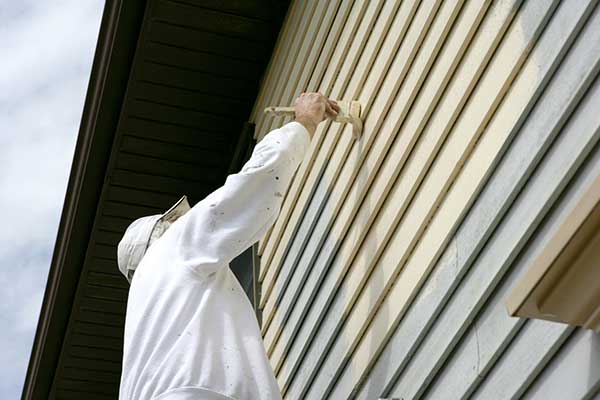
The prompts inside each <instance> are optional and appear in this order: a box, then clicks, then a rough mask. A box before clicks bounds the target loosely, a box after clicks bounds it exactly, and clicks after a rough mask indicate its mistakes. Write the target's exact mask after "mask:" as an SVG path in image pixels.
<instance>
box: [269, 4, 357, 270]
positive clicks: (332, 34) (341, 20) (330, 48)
mask: <svg viewBox="0 0 600 400" xmlns="http://www.w3.org/2000/svg"><path fill="white" fill-rule="evenodd" d="M352 3H353V2H352V0H343V1H342V3H341V5H340V8H339V9H338V10H337V13H336V16H335V19H334V21H333V24H332V26H331V28H330V29H329V31H328V32H327V40H326V41H325V44H324V46H323V49H322V50H321V53H320V55H319V60H318V62H317V63H316V65H315V67H314V69H313V71H312V73H311V75H310V81H309V82H308V87H307V89H308V90H309V91H317V90H319V85H321V82H322V81H323V75H324V73H325V71H326V68H327V67H328V66H329V65H330V64H331V62H332V61H331V59H332V54H333V52H334V50H335V49H336V48H337V46H336V45H337V44H338V42H339V37H340V34H341V33H342V28H343V27H344V26H345V24H346V19H347V18H348V14H349V12H350V10H351V6H352ZM333 59H335V57H333ZM324 133H325V131H323V130H319V131H317V134H315V135H314V136H313V139H312V140H311V146H310V148H309V151H308V156H307V157H306V159H305V160H304V161H303V163H302V164H301V165H300V168H299V169H298V172H297V173H296V176H297V178H296V179H294V180H293V181H292V184H291V185H290V188H289V189H288V190H287V192H288V193H289V197H288V196H287V195H286V198H285V199H284V201H283V205H282V208H281V211H280V213H279V217H278V218H277V221H276V222H275V225H273V227H272V228H271V229H270V230H269V232H268V233H267V234H266V235H265V237H264V238H263V239H262V240H261V241H260V244H259V255H263V253H264V250H265V247H266V245H267V243H269V242H273V243H272V244H271V246H273V244H274V243H275V244H276V243H279V241H280V239H281V235H282V233H283V230H282V229H283V228H285V226H286V224H287V222H288V220H289V218H290V214H291V211H292V210H293V207H294V205H295V204H296V201H297V200H298V196H299V194H300V190H301V188H303V187H304V183H305V182H306V179H307V177H308V171H310V170H311V168H312V166H313V164H314V161H315V157H316V155H317V151H318V149H320V148H321V145H322V142H323V138H324ZM272 233H275V236H273V237H271V234H272ZM272 254H273V253H272V249H271V250H270V256H271V257H272ZM265 257H266V258H265V259H264V260H261V265H267V264H268V261H270V258H269V257H268V256H265ZM267 259H269V260H267ZM265 272H266V271H265V269H264V268H262V267H261V273H260V280H261V281H262V279H263V278H264V273H265Z"/></svg>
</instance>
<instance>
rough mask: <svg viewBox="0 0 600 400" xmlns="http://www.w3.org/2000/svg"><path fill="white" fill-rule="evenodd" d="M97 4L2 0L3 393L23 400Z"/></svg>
mask: <svg viewBox="0 0 600 400" xmlns="http://www.w3.org/2000/svg"><path fill="white" fill-rule="evenodd" d="M103 7H104V1H100V0H85V1H81V0H17V1H14V0H0V60H1V61H0V212H1V213H2V219H1V223H2V229H0V285H1V287H2V289H1V290H0V327H2V329H0V350H1V351H0V399H7V400H10V399H18V398H20V397H21V392H22V387H23V381H24V379H25V373H26V371H27V365H28V363H29V357H30V353H31V346H32V343H33V338H34V336H35V330H36V328H37V321H38V317H39V312H40V307H41V304H42V298H43V295H44V290H45V287H46V280H47V278H48V271H49V268H50V261H51V259H52V252H53V250H54V244H55V241H56V234H57V231H58V224H59V222H60V216H61V212H62V206H63V202H64V198H65V192H66V189H67V181H68V178H69V173H70V169H71V162H72V159H73V152H74V150H75V142H76V139H77V134H78V131H79V124H80V121H81V114H82V111H83V104H84V101H85V95H86V91H87V85H88V81H89V77H90V72H91V66H92V62H93V58H94V51H95V48H96V41H97V39H98V30H99V27H100V20H101V18H102V11H103Z"/></svg>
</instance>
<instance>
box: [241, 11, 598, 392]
mask: <svg viewBox="0 0 600 400" xmlns="http://www.w3.org/2000/svg"><path fill="white" fill-rule="evenodd" d="M597 3H598V2H597V1H594V0H582V1H574V2H570V1H552V0H540V1H526V2H520V1H516V0H498V1H480V0H444V1H439V0H423V1H403V2H400V1H377V0H372V1H349V0H348V1H345V0H341V1H327V2H324V1H306V2H300V1H296V2H294V3H293V4H292V5H291V7H290V11H289V13H288V17H287V20H286V22H285V24H284V28H283V30H282V33H281V35H280V38H279V42H278V45H277V48H276V50H275V52H274V55H273V58H272V60H271V63H270V66H269V70H268V73H267V75H266V76H265V79H264V81H263V83H262V88H261V94H260V95H259V97H258V99H257V102H256V104H255V110H254V112H253V114H252V118H253V120H254V121H255V122H256V124H257V134H258V136H259V137H262V135H264V134H266V133H267V132H268V131H269V130H270V129H272V128H274V127H276V126H279V125H281V124H282V123H284V122H287V120H285V119H281V118H279V119H269V118H265V117H264V116H263V115H262V114H261V110H262V109H263V108H264V107H265V106H267V105H287V104H290V103H291V102H292V101H293V98H294V97H295V96H296V95H297V94H298V93H299V92H301V91H304V90H315V91H316V90H319V91H321V92H323V93H324V94H326V95H328V96H329V97H332V98H337V99H347V100H350V99H358V100H360V101H361V103H362V104H363V109H364V114H365V119H364V124H365V131H364V134H363V137H362V138H361V140H359V141H356V142H355V141H353V140H352V137H351V134H350V127H345V126H340V125H338V124H331V123H324V124H322V125H321V126H320V128H319V129H318V131H317V134H316V135H315V138H314V139H313V143H312V144H311V149H310V150H309V154H308V155H307V157H306V159H305V160H304V162H303V164H302V166H301V167H300V169H299V171H298V172H297V174H296V177H295V179H294V182H293V183H292V185H291V186H290V189H289V190H288V193H287V194H286V198H285V201H284V204H283V207H282V210H281V213H280V217H279V219H278V221H277V223H276V224H275V226H274V227H273V229H272V230H271V232H270V233H269V234H268V235H266V237H265V238H264V239H263V240H262V241H261V244H260V247H259V250H260V253H261V273H260V279H261V282H262V289H261V293H262V301H261V307H262V308H263V334H264V341H265V346H266V348H267V351H268V354H269V357H270V360H271V362H272V365H273V368H274V370H275V372H276V375H277V379H278V382H279V384H280V386H281V388H282V391H283V393H284V397H285V398H290V399H303V398H308V399H321V398H332V399H346V398H360V399H376V398H378V397H398V398H405V399H409V398H410V399H412V398H439V399H460V398H467V397H470V398H481V399H505V398H518V397H519V396H522V395H524V394H526V397H531V398H557V399H564V398H569V399H571V398H590V397H593V396H594V395H595V393H596V392H597V391H598V389H599V388H600V353H598V340H599V339H598V336H597V335H595V334H592V333H590V332H586V331H582V330H580V329H574V328H572V327H568V326H566V325H563V324H556V323H549V322H544V321H537V320H524V319H519V318H511V317H509V316H508V314H507V312H506V310H505V307H504V301H505V299H506V296H507V293H508V291H509V290H510V289H511V288H512V287H513V286H514V284H515V282H516V281H517V280H518V279H519V277H520V276H521V275H522V273H523V272H524V271H525V270H526V269H527V268H528V265H529V262H530V260H531V259H532V257H534V256H535V254H536V252H539V250H540V249H542V248H543V247H544V245H545V243H546V242H547V240H548V237H549V235H551V233H552V232H553V230H555V229H556V228H557V226H559V225H560V223H561V221H562V220H561V218H562V219H564V218H565V216H566V215H567V214H568V212H569V211H570V210H571V208H572V207H573V205H574V204H576V202H577V200H578V199H579V197H580V196H581V193H583V192H584V191H585V189H586V188H587V185H589V184H590V182H591V181H592V180H593V178H594V177H596V176H597V175H598V174H599V173H600V148H599V147H598V146H599V145H598V139H599V138H600V130H599V129H600V112H598V110H600V81H599V80H598V78H597V76H598V69H599V65H600V64H599V58H600V7H598V6H597ZM586 351H587V353H586ZM561 382H562V385H561ZM563 386H565V387H563Z"/></svg>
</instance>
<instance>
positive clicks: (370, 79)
mask: <svg viewBox="0 0 600 400" xmlns="http://www.w3.org/2000/svg"><path fill="white" fill-rule="evenodd" d="M405 4H406V3H405ZM439 4H440V3H439V2H437V1H435V2H432V1H428V2H424V3H421V7H420V8H419V9H418V11H417V12H416V16H415V17H414V20H413V19H412V18H411V17H412V16H413V15H415V5H414V4H410V3H409V4H406V8H400V10H399V11H398V14H397V16H396V18H395V19H394V22H393V24H392V26H391V28H390V31H389V33H388V35H386V39H385V40H384V42H383V44H382V46H381V49H380V50H379V53H377V54H378V55H377V56H378V57H381V58H383V59H382V60H380V59H379V58H378V59H376V60H375V61H374V62H373V68H372V69H370V68H369V67H368V65H369V63H367V65H366V66H365V68H366V70H365V71H363V73H366V74H368V75H367V78H366V81H365V82H366V83H365V84H364V85H362V84H360V85H358V86H357V85H356V83H357V82H359V83H362V82H363V80H364V79H365V78H364V77H363V79H361V80H356V79H353V80H352V81H351V85H354V87H352V86H351V87H350V88H349V89H348V90H349V91H352V92H354V93H356V94H357V95H358V97H359V99H360V100H361V102H362V104H363V105H364V107H365V114H367V115H368V113H369V109H370V107H371V103H372V102H373V99H374V98H375V96H376V95H381V96H383V98H384V100H383V102H386V103H387V105H386V106H385V108H384V106H383V105H382V107H380V108H374V109H375V110H377V112H376V113H374V114H372V115H371V117H372V118H369V117H368V116H367V118H366V120H365V135H364V136H363V138H362V139H361V141H360V142H358V143H357V146H358V147H354V153H352V154H351V157H350V159H349V160H347V162H346V169H345V174H344V176H343V178H342V179H340V178H338V172H337V171H339V168H338V169H337V170H336V173H335V175H333V176H332V177H331V178H329V179H328V180H327V181H325V183H326V184H327V185H328V186H327V188H326V190H327V191H328V192H329V191H331V190H332V185H333V184H335V183H336V182H337V181H338V180H341V181H342V182H343V183H348V182H349V181H350V179H353V178H354V177H355V176H356V173H357V171H358V170H357V168H358V167H359V166H360V165H361V163H362V161H363V160H364V158H365V156H366V153H367V151H368V150H369V148H370V146H371V144H372V143H373V139H374V138H375V135H376V133H377V132H378V129H379V127H380V126H381V124H382V122H383V119H382V116H385V115H387V108H389V106H390V105H391V104H390V103H391V101H392V99H393V98H394V96H395V94H396V93H397V90H398V88H399V86H400V84H401V83H402V81H403V78H404V77H405V76H406V73H407V72H408V70H409V67H410V65H411V64H412V60H413V59H414V57H415V55H416V53H417V51H418V49H419V45H420V44H421V42H422V40H423V38H424V37H425V34H426V32H427V29H428V27H429V25H430V24H431V21H432V20H433V17H434V16H435V14H436V12H437V9H438V7H439ZM405 32H407V33H406V37H405V38H404V36H405ZM374 40H375V43H378V42H379V41H380V40H381V37H375V38H374ZM378 46H379V45H377V46H375V47H378ZM363 60H365V59H363ZM367 60H368V59H367ZM392 74H393V75H392ZM340 134H342V133H341V132H338V133H337V134H336V136H337V135H340ZM340 143H341V144H339V145H338V147H337V148H336V154H337V155H336V156H334V157H333V161H332V163H333V164H334V166H337V165H341V164H342V162H343V160H345V159H346V156H347V154H348V151H350V150H352V147H351V145H353V144H354V142H353V141H352V139H351V137H350V135H349V132H346V134H345V135H342V139H340ZM342 144H343V145H342ZM348 174H349V175H348ZM315 184H316V183H315ZM342 188H343V189H342V190H343V191H342V193H341V194H342V195H345V193H347V190H349V186H348V185H342ZM319 201H320V202H321V203H322V200H319ZM318 204H320V203H318Z"/></svg>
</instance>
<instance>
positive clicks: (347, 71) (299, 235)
mask: <svg viewBox="0 0 600 400" xmlns="http://www.w3.org/2000/svg"><path fill="white" fill-rule="evenodd" d="M373 4H374V3H373ZM395 4H396V3H393V2H386V4H385V5H386V7H385V8H384V9H383V10H382V11H381V13H380V14H379V16H380V17H381V18H382V20H377V21H376V20H375V17H376V15H377V9H375V10H373V13H372V15H371V18H370V19H368V20H367V19H365V20H364V21H365V24H364V25H362V26H361V29H360V30H359V32H358V33H359V34H361V35H362V36H363V37H364V38H365V40H366V39H367V38H368V41H367V42H366V44H365V45H364V48H357V49H356V50H355V51H354V54H357V55H360V59H358V63H353V64H350V63H346V64H345V65H344V67H343V68H342V69H341V73H340V76H344V77H346V78H345V79H344V80H338V81H337V82H336V85H335V86H334V88H333V92H338V91H339V92H342V91H343V90H345V93H346V96H348V93H349V95H350V96H358V95H359V90H361V88H363V83H364V82H365V81H366V79H367V76H368V74H369V72H370V71H371V66H372V65H373V63H374V60H375V59H376V57H377V56H378V54H381V53H379V50H380V48H381V46H382V42H383V39H384V37H385V36H386V35H385V33H386V32H388V29H389V28H390V26H391V23H392V20H393V17H394V15H395V11H396V10H397V7H396V6H395ZM402 16H403V15H401V17H402ZM376 22H377V23H376ZM373 24H375V25H374V26H373ZM371 29H372V30H371ZM361 31H362V32H361ZM365 31H366V32H368V31H371V35H370V36H369V35H367V34H366V32H365ZM393 39H394V40H398V38H397V37H394V38H393ZM363 44H364V42H363ZM383 56H384V57H386V56H387V57H389V54H384V55H383ZM382 64H383V65H382V66H385V64H388V65H389V62H388V63H382ZM350 78H352V79H351V80H350ZM332 130H334V132H329V133H328V134H329V135H332V136H336V137H340V135H341V137H340V139H339V142H338V144H337V146H336V148H335V149H334V153H333V155H332V156H331V158H330V159H329V162H328V164H327V168H326V170H325V172H324V174H323V176H322V177H321V178H320V180H319V181H318V182H315V184H314V186H315V187H316V192H317V193H315V195H313V197H312V199H311V202H310V203H309V204H306V205H305V207H307V211H306V212H305V215H304V218H303V219H299V218H298V219H296V220H295V223H296V226H297V231H296V233H295V236H294V238H293V239H294V240H291V244H290V249H289V251H288V252H286V256H287V257H286V256H282V257H281V258H279V259H277V258H276V259H275V260H276V261H278V262H279V264H278V268H277V269H282V268H283V270H284V271H283V273H282V274H283V277H281V278H279V281H282V280H285V279H286V278H287V277H289V275H290V265H291V264H293V263H295V261H293V260H292V259H291V258H290V257H289V255H290V254H292V256H293V257H295V259H297V257H296V256H297V255H298V254H299V253H301V252H299V251H298V250H297V248H298V247H304V245H305V244H306V240H307V239H308V235H307V234H306V233H307V232H306V231H307V229H308V231H310V230H312V226H311V224H314V223H315V222H316V220H317V216H318V214H319V213H320V210H321V208H322V206H323V202H322V200H321V198H322V197H323V196H325V197H327V196H328V195H329V193H330V192H331V190H332V186H333V185H334V184H335V183H336V182H337V181H340V180H341V182H344V183H343V184H342V186H343V187H345V188H346V189H345V190H347V188H348V187H349V186H348V184H349V183H350V182H349V181H348V178H349V177H348V176H343V177H339V175H340V170H341V168H342V166H343V165H344V160H346V164H353V165H355V166H358V165H360V160H355V157H354V156H356V155H357V154H364V153H366V151H367V150H368V149H369V148H370V146H371V144H372V143H373V138H374V135H373V134H372V133H365V137H363V138H362V139H361V141H360V142H359V143H358V144H355V141H354V139H352V135H351V134H350V127H349V126H346V127H344V126H339V125H337V124H336V125H333V126H332ZM365 132H367V130H365ZM369 132H375V131H374V130H370V131H369ZM353 145H354V146H355V147H354V148H356V146H358V148H359V149H360V151H362V153H357V152H356V151H355V153H354V155H353V156H350V158H349V159H348V153H349V152H350V150H351V149H352V148H353ZM347 168H348V167H346V169H347ZM351 168H352V167H351ZM354 173H356V169H355V170H354ZM324 183H325V184H326V185H323V184H324ZM315 205H316V207H315ZM307 225H308V228H307ZM303 229H304V232H303ZM291 268H295V267H294V266H292V267H291ZM286 269H287V270H286ZM278 277H279V275H276V273H275V269H271V270H270V271H269V272H268V273H267V275H266V277H265V281H264V282H265V283H264V284H263V285H264V286H263V288H264V292H265V293H270V291H271V290H272V289H273V287H274V285H275V282H276V278H278ZM281 294H282V290H278V291H277V292H276V293H274V295H273V296H270V297H269V298H268V299H265V312H264V314H263V315H264V316H265V319H264V320H263V321H264V322H263V324H264V325H263V328H264V329H267V328H268V325H269V323H270V320H271V318H272V316H273V313H272V311H273V304H275V302H276V301H278V296H279V295H281Z"/></svg>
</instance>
